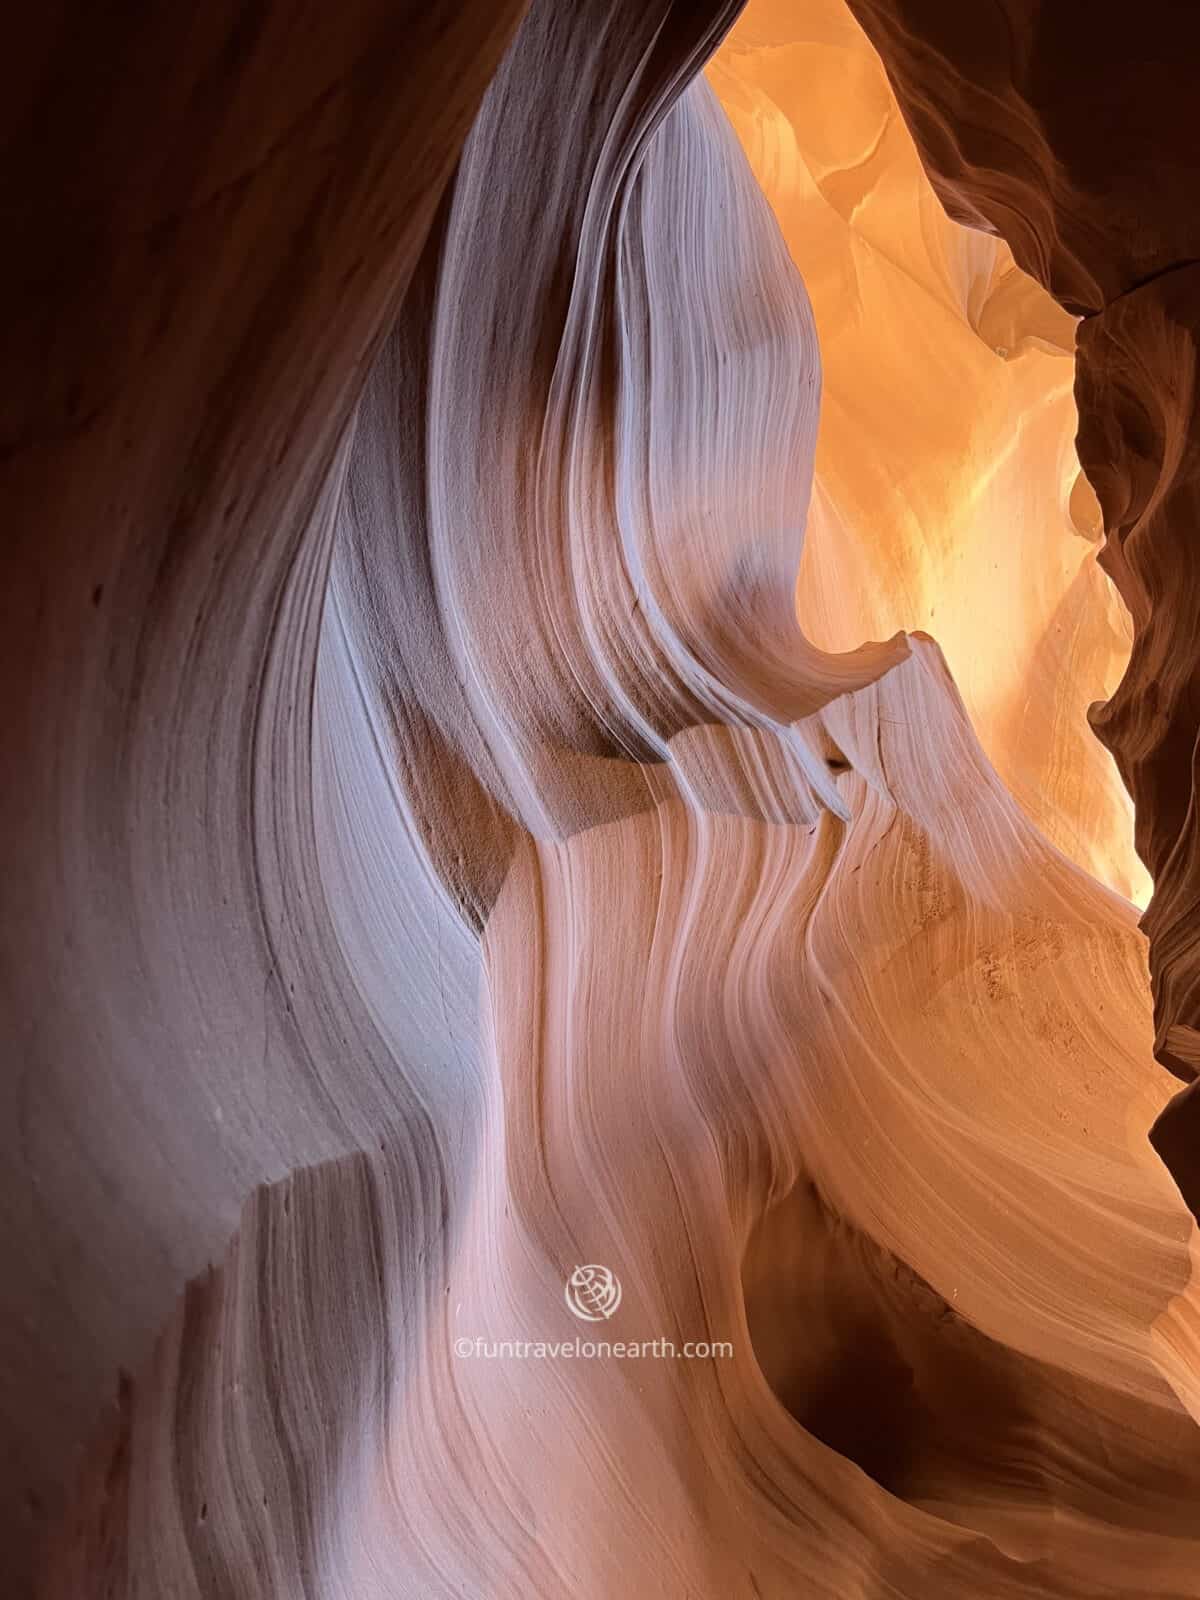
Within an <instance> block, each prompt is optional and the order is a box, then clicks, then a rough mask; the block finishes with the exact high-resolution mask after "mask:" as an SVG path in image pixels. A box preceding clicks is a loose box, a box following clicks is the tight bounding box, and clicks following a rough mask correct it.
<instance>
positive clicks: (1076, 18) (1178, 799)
mask: <svg viewBox="0 0 1200 1600" xmlns="http://www.w3.org/2000/svg"><path fill="white" fill-rule="evenodd" d="M851 8H852V9H853V10H854V11H855V13H856V14H857V15H858V16H859V18H860V20H861V21H862V23H863V26H864V27H865V28H866V29H867V31H868V33H869V34H870V36H871V38H872V39H873V41H874V42H875V44H876V45H877V47H878V48H879V51H880V53H881V55H882V57H883V60H884V62H885V63H886V65H887V69H888V71H889V73H890V74H891V76H892V80H893V83H894V84H895V87H896V90H897V93H898V96H899V101H900V104H901V106H902V108H903V111H904V115H905V117H906V118H907V119H908V121H909V123H910V125H911V127H912V128H913V131H914V133H915V135H916V138H917V141H918V144H919V146H920V148H921V151H922V154H923V157H924V160H925V162H926V165H927V166H928V169H929V172H930V174H931V177H932V179H933V181H934V183H935V184H936V185H937V188H938V192H939V193H940V194H941V195H942V197H943V199H944V200H945V201H946V202H947V205H948V206H950V207H951V208H954V209H957V210H959V211H961V212H963V213H966V214H969V215H971V216H972V217H974V218H975V219H976V220H978V221H981V222H983V223H984V225H985V226H987V225H990V226H992V227H994V228H997V229H998V230H999V231H1001V232H1002V233H1003V234H1005V236H1006V237H1007V238H1008V239H1009V241H1010V243H1011V244H1012V246H1013V249H1014V251H1015V253H1016V257H1017V259H1018V261H1020V262H1021V263H1022V264H1023V265H1024V266H1025V267H1026V268H1027V270H1028V271H1030V272H1031V273H1033V274H1035V275H1036V276H1037V277H1038V278H1039V279H1040V280H1041V281H1042V282H1043V283H1044V284H1046V286H1047V287H1048V288H1049V289H1050V290H1051V291H1052V292H1053V293H1054V294H1055V295H1056V296H1057V297H1058V299H1059V300H1060V301H1061V302H1062V304H1063V305H1065V306H1067V307H1068V308H1069V309H1071V310H1072V311H1075V312H1081V313H1084V315H1085V320H1084V323H1083V325H1082V327H1081V329H1080V333H1079V363H1078V380H1077V395H1078V399H1079V408H1080V419H1079V422H1080V426H1079V450H1080V457H1081V459H1082V461H1083V464H1084V467H1085V468H1086V470H1087V471H1088V473H1089V475H1090V477H1091V478H1092V481H1093V482H1094V484H1095V486H1096V489H1097V491H1098V493H1099V496H1100V501H1101V505H1102V507H1103V512H1104V524H1105V529H1106V540H1105V546H1104V550H1103V553H1102V556H1101V560H1102V561H1103V563H1104V565H1105V567H1106V568H1107V570H1108V571H1109V572H1110V573H1111V574H1112V577H1113V580H1114V582H1115V583H1116V584H1117V586H1118V588H1119V589H1120V591H1121V594H1122V596H1123V597H1124V599H1125V602H1126V604H1127V606H1128V607H1129V610H1130V613H1131V615H1132V618H1133V623H1134V644H1133V651H1132V655H1131V659H1130V663H1129V668H1128V671H1127V672H1126V673H1125V675H1124V677H1123V678H1122V680H1121V683H1120V685H1119V687H1118V688H1117V690H1116V692H1115V693H1114V695H1113V696H1112V698H1111V699H1110V700H1109V701H1108V702H1107V704H1106V705H1104V706H1103V707H1101V708H1098V709H1097V711H1096V713H1095V715H1094V717H1093V722H1094V725H1095V728H1096V732H1097V733H1098V734H1099V736H1100V737H1101V739H1103V741H1104V742H1105V743H1106V744H1107V745H1108V747H1109V749H1111V750H1112V752H1113V754H1114V756H1115V757H1116V760H1117V764H1118V766H1119V767H1120V769H1121V773H1122V776H1123V777H1124V779H1125V781H1126V783H1127V784H1128V786H1129V790H1130V793H1131V794H1132V796H1133V799H1134V804H1135V807H1136V813H1137V828H1136V837H1137V843H1138V849H1139V853H1140V854H1141V856H1142V859H1143V860H1144V861H1145V863H1146V865H1147V866H1148V868H1149V870H1150V872H1151V875H1152V876H1153V878H1154V883H1155V894H1154V901H1153V903H1152V905H1151V906H1150V908H1149V912H1148V915H1147V918H1146V924H1145V925H1146V931H1147V933H1148V935H1149V939H1150V966H1151V972H1152V976H1153V981H1154V995H1155V1023H1156V1040H1155V1053H1156V1054H1157V1056H1158V1058H1159V1060H1160V1061H1162V1062H1163V1064H1164V1065H1165V1066H1167V1067H1168V1068H1169V1069H1170V1070H1171V1071H1172V1072H1173V1073H1175V1074H1176V1075H1177V1076H1178V1077H1180V1078H1182V1079H1183V1080H1184V1081H1185V1082H1191V1081H1193V1080H1194V1079H1195V1077H1196V1073H1197V1067H1198V1066H1200V1048H1198V1040H1200V939H1198V938H1197V929H1198V923H1197V910H1198V906H1200V890H1198V884H1197V871H1198V867H1197V863H1198V862H1200V843H1198V839H1197V828H1198V827H1200V812H1198V809H1197V804H1196V785H1195V781H1194V776H1193V773H1194V765H1195V762H1194V757H1195V751H1196V748H1197V738H1198V733H1200V658H1198V656H1197V652H1196V649H1195V635H1196V617H1197V580H1196V576H1195V570H1196V563H1195V560H1194V556H1193V538H1194V528H1195V520H1196V511H1197V482H1198V479H1200V462H1198V456H1197V447H1196V435H1197V401H1196V360H1197V344H1198V322H1200V309H1198V308H1200V268H1198V266H1197V262H1200V219H1198V216H1197V211H1196V207H1195V205H1194V204H1193V203H1192V198H1191V197H1192V196H1193V195H1194V194H1195V191H1196V184H1197V180H1198V178H1200V157H1198V156H1197V147H1196V140H1195V137H1194V119H1193V115H1192V112H1191V110H1190V109H1189V104H1190V101H1191V99H1192V97H1193V95H1194V91H1195V61H1196V56H1197V51H1198V50H1200V19H1198V18H1197V14H1196V12H1195V9H1194V8H1193V7H1189V6H1179V5H1175V4H1173V3H1171V0H1159V3H1151V4H1149V5H1148V6H1147V7H1145V8H1144V9H1143V10H1142V11H1141V12H1140V13H1139V16H1138V28H1137V43H1136V45H1135V46H1134V47H1133V48H1132V49H1131V50H1128V51H1126V50H1123V49H1121V48H1119V47H1118V45H1117V43H1116V33H1115V32H1114V31H1113V30H1112V29H1111V28H1109V27H1106V26H1102V27H1097V26H1095V20H1096V19H1095V15H1094V11H1093V9H1092V8H1091V7H1090V6H1088V5H1085V4H1083V3H1082V0H1071V3H1068V4H1063V5H1056V6H1044V5H1041V4H1039V3H1038V0H1003V3H1002V4H999V5H997V6H994V7H991V8H989V10H988V13H987V15H986V16H985V17H981V18H979V19H975V18H974V17H972V18H970V19H968V18H967V16H966V13H965V12H964V11H963V10H962V8H960V7H957V6H955V5H953V4H950V3H947V0H851ZM977 24H978V25H977ZM1155 1138H1156V1142H1157V1143H1158V1145H1159V1147H1160V1148H1161V1149H1162V1150H1163V1153H1164V1155H1165V1156H1166V1157H1167V1159H1168V1160H1169V1162H1170V1164H1171V1167H1172V1170H1173V1172H1174V1173H1175V1175H1176V1177H1177V1179H1178V1180H1179V1182H1180V1184H1181V1186H1182V1187H1183V1190H1184V1192H1185V1193H1186V1194H1187V1196H1188V1198H1189V1201H1190V1203H1191V1205H1192V1209H1193V1210H1194V1211H1195V1212H1196V1213H1197V1214H1198V1215H1200V1156H1198V1154H1197V1152H1198V1151H1200V1099H1198V1098H1197V1095H1196V1093H1195V1092H1191V1091H1185V1092H1184V1093H1183V1094H1181V1095H1180V1097H1179V1099H1178V1100H1177V1101H1176V1102H1175V1104H1174V1105H1173V1107H1172V1110H1171V1113H1170V1115H1169V1116H1168V1117H1167V1118H1166V1119H1164V1121H1163V1122H1162V1123H1161V1124H1160V1125H1159V1128H1158V1130H1157V1131H1156V1135H1155Z"/></svg>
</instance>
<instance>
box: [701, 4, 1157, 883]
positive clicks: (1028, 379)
mask: <svg viewBox="0 0 1200 1600" xmlns="http://www.w3.org/2000/svg"><path fill="white" fill-rule="evenodd" d="M708 75H709V79H710V81H711V83H712V84H713V87H714V88H715V89H716V91H717V93H718V95H719V96H720V98H721V101H722V104H723V105H724V107H725V109H726V111H727V112H728V114H729V116H730V119H731V121H732V122H733V125H734V127H735V128H736V129H737V132H738V135H739V137H740V139H741V141H742V143H743V145H744V146H745V149H746V153H747V156H748V157H749V160H750V164H751V166H752V168H753V170H754V173H755V176H756V177H757V178H758V180H759V183H760V184H761V185H762V187H763V190H764V191H765V193H766V195H767V197H768V199H769V200H770V202H771V205H772V207H773V209H774V211H775V214H776V216H777V217H778V218H779V222H780V226H781V228H782V230H783V233H784V237H785V238H786V239H787V242H788V248H789V250H790V251H791V254H792V258H793V259H794V261H795V262H796V265H797V266H798V267H799V269H800V272H801V275H802V276H803V278H804V281H805V284H806V286H807V288H808V292H809V294H810V296H811V298H812V301H813V309H814V312H815V315H816V322H817V332H818V335H819V337H820V341H821V358H822V366H823V370H824V389H823V395H822V406H821V428H820V433H819V436H818V445H817V460H816V479H815V487H814V496H813V505H812V510H811V512H810V515H809V523H808V536H807V540H806V543H805V558H804V567H803V571H802V575H801V584H800V588H799V596H798V599H799V610H800V616H801V619H802V621H803V623H804V625H805V628H806V631H808V632H809V633H810V634H811V635H812V637H813V638H814V639H816V640H817V641H818V642H819V643H821V644H823V645H826V646H827V647H829V648H846V647H847V646H849V645H850V644H851V643H853V642H856V641H857V640H858V639H860V638H862V637H863V636H864V634H865V635H871V634H875V635H879V634H885V633H888V632H891V631H892V630H894V629H896V628H902V627H922V628H926V629H928V630H929V631H930V632H931V633H933V634H934V635H935V636H936V638H937V640H938V643H939V644H940V645H941V647H942V649H943V651H944V652H945V655H946V659H947V661H948V662H949V665H950V667H951V670H952V671H953V673H954V676H955V679H956V681H957V683H958V686H959V689H960V690H961V692H962V694H963V698H964V699H965V701H966V703H967V707H968V710H969V711H970V714H971V719H972V721H973V723H974V725H975V729H976V731H977V733H978V734H979V737H980V739H981V740H982V741H983V745H984V748H985V749H986V750H987V752H988V754H989V756H990V757H991V759H992V760H993V761H994V762H995V764H996V767H997V770H998V771H999V773H1000V775H1001V777H1002V778H1003V779H1004V781H1005V783H1006V784H1007V785H1008V786H1009V788H1010V789H1011V790H1012V792H1013V793H1014V795H1015V796H1016V798H1017V799H1018V801H1019V802H1020V804H1021V805H1022V807H1023V808H1024V809H1025V810H1026V812H1028V814H1029V815H1030V817H1031V818H1032V819H1033V820H1034V822H1036V824H1037V825H1038V827H1039V828H1040V829H1041V830H1042V832H1043V833H1044V834H1045V835H1046V836H1047V838H1049V839H1050V840H1051V841H1052V842H1053V843H1054V844H1056V845H1058V847H1059V848H1060V849H1061V850H1063V851H1065V852H1066V854H1067V855H1069V856H1071V858H1072V859H1073V860H1075V861H1077V862H1079V864H1080V865H1081V866H1083V867H1085V868H1086V869H1087V870H1088V871H1089V872H1091V873H1092V874H1093V875H1094V876H1096V877H1099V878H1100V879H1101V880H1102V881H1103V882H1105V883H1108V884H1110V885H1111V886H1112V887H1113V888H1115V889H1116V890H1117V891H1118V892H1119V893H1121V894H1123V895H1125V896H1126V897H1127V898H1130V899H1133V900H1135V901H1136V902H1137V903H1139V904H1144V903H1145V900H1146V898H1147V896H1148V892H1149V879H1148V876H1147V873H1146V870H1145V868H1144V867H1143V866H1142V864H1141V863H1140V862H1139V861H1138V859H1137V856H1136V854H1135V853H1134V849H1133V838H1132V834H1133V830H1132V823H1131V816H1132V809H1131V806H1130V803H1129V798H1128V795H1127V794H1126V792H1125V790H1124V788H1123V786H1122V784H1121V781H1120V776H1119V774H1118V772H1117V770H1116V768H1115V767H1114V765H1113V763H1112V761H1111V759H1110V758H1109V757H1108V755H1107V754H1106V752H1105V751H1104V750H1103V748H1102V747H1101V746H1099V745H1098V744H1097V742H1096V739H1095V737H1094V735H1093V734H1092V733H1091V731H1090V729H1089V727H1088V723H1087V709H1088V707H1089V705H1090V704H1092V703H1093V702H1095V701H1097V700H1101V699H1104V698H1106V697H1107V696H1108V695H1109V694H1111V693H1112V691H1113V690H1114V689H1115V688H1116V685H1117V681H1118V679H1119V678H1120V675H1121V672H1122V671H1123V669H1124V666H1125V663H1126V661H1127V660H1128V656H1129V644H1130V640H1131V637H1132V630H1131V625H1130V622H1129V616H1128V612H1127V611H1126V609H1125V606H1124V605H1123V604H1122V602H1121V601H1120V599H1119V598H1118V596H1117V595H1116V594H1115V592H1114V590H1113V588H1112V585H1111V584H1110V583H1109V581H1108V579H1107V578H1106V577H1105V575H1104V574H1103V573H1102V572H1101V570H1100V568H1099V566H1098V564H1097V560H1096V556H1097V551H1098V548H1099V539H1100V532H1101V527H1100V512H1099V507H1098V506H1097V504H1096V499H1095V494H1094V492H1093V491H1092V489H1091V486H1090V485H1089V483H1088V481H1087V479H1086V478H1085V477H1084V476H1083V474H1082V473H1081V471H1080V469H1079V463H1078V460H1077V459H1076V456H1075V448H1074V435H1075V421H1076V419H1075V409H1074V402H1073V399H1072V384H1073V380H1074V361H1073V351H1074V342H1075V328H1074V319H1073V318H1072V317H1070V316H1069V315H1068V314H1067V313H1066V312H1065V311H1063V310H1062V309H1061V307H1059V306H1058V305H1057V304H1056V303H1055V302H1054V300H1053V299H1052V298H1051V296H1050V295H1049V294H1048V293H1047V292H1046V291H1045V290H1044V289H1043V288H1042V287H1041V286H1040V285H1039V284H1037V283H1036V282H1035V281H1034V280H1032V279H1031V278H1029V277H1028V276H1027V275H1026V274H1025V273H1023V272H1021V271H1020V270H1018V269H1017V268H1016V266H1015V264H1014V262H1013V259H1012V254H1011V252H1010V250H1009V248H1008V246H1007V244H1005V243H1004V242H1003V241H1002V240H1001V239H998V238H996V237H995V236H992V235H989V234H985V233H982V232H980V231H979V230H977V229H972V228H966V227H962V226H959V225H958V224H956V223H954V222H952V221H951V220H950V218H949V217H948V216H947V215H946V213H945V211H944V210H943V208H942V205H941V203H940V201H939V200H938V198H937V195H936V194H935V193H934V192H933V189H932V187H931V186H930V183H929V180H928V178H927V177H926V175H925V173H924V171H923V169H922V167H921V163H920V158H919V156H918V154H917V151H916V148H915V147H914V145H913V142H912V136H911V134H910V133H909V131H908V129H907V127H906V126H905V124H904V121H903V118H902V117H901V116H900V114H899V110H898V108H897V105H896V101H895V98H894V96H893V94H892V92H891V89H890V86H889V84H888V81H887V78H886V76H885V74H884V71H883V67H882V64H881V63H880V60H879V57H878V56H877V54H876V53H875V51H874V50H873V49H872V48H871V46H870V44H869V43H868V41H867V39H866V37H865V36H864V34H863V32H862V30H861V29H860V28H859V27H858V25H857V24H856V22H855V21H854V19H853V17H852V16H851V15H850V13H849V11H848V10H847V8H846V6H845V4H844V3H843V0H804V3H803V4H793V3H790V0H754V3H753V4H751V5H750V6H748V7H747V9H746V11H745V12H744V13H743V14H742V16H741V17H740V18H739V20H738V22H737V24H736V26H735V27H734V29H733V31H732V33H731V35H730V37H729V40H728V41H727V43H726V44H725V45H724V46H723V48H722V49H721V51H720V52H719V53H718V55H717V57H716V59H715V60H714V62H713V63H712V65H711V66H710V68H709V74H708Z"/></svg>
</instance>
